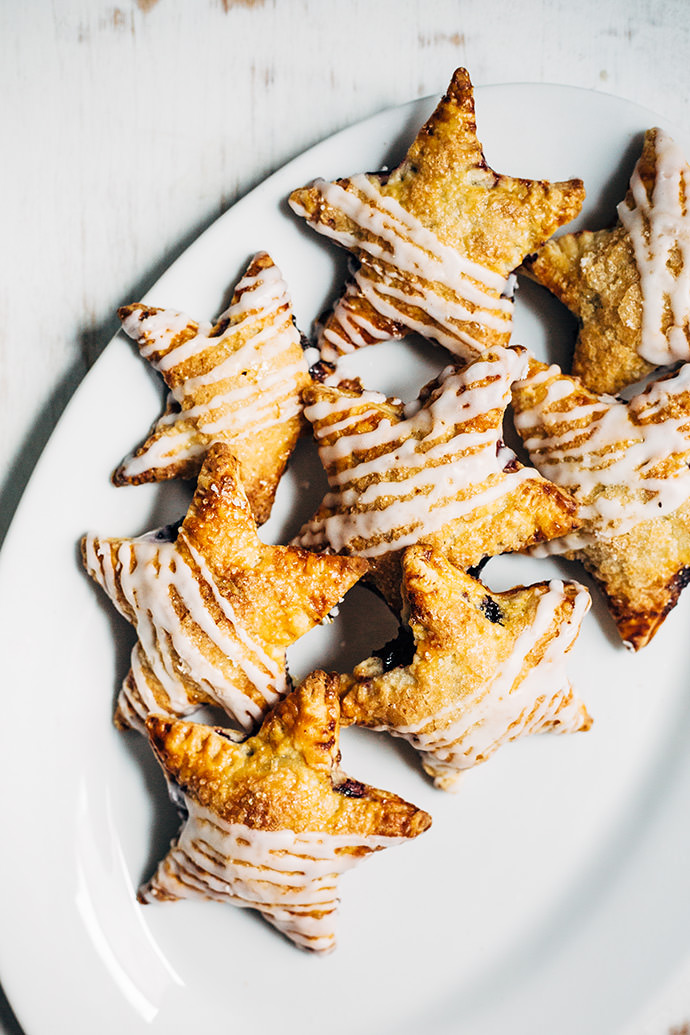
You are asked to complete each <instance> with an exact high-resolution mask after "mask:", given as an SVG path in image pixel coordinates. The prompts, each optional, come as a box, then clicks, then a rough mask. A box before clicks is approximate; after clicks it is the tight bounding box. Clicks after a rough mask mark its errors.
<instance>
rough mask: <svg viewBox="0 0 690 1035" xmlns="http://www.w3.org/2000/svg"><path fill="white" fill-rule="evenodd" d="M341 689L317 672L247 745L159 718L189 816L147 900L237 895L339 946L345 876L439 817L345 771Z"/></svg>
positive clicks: (316, 941)
mask: <svg viewBox="0 0 690 1035" xmlns="http://www.w3.org/2000/svg"><path fill="white" fill-rule="evenodd" d="M337 686H338V678H337V676H328V675H326V674H325V673H324V672H314V673H312V675H310V676H309V677H308V678H307V679H306V680H305V681H304V682H303V683H302V684H301V686H299V687H298V688H297V689H296V690H295V691H294V692H293V693H292V694H290V696H289V697H287V698H286V699H285V700H284V701H282V702H281V703H280V704H279V705H278V706H277V707H276V708H275V710H274V711H273V712H271V714H270V715H269V716H268V717H267V718H266V719H265V720H264V723H263V726H262V727H261V729H260V731H259V732H258V733H257V734H256V736H254V737H250V738H249V740H246V741H245V742H244V743H242V744H238V743H232V742H231V741H229V740H228V739H227V738H226V736H225V735H224V734H225V732H226V731H224V730H221V729H218V728H216V729H214V728H213V727H210V726H201V725H197V724H195V723H190V722H181V721H171V720H169V719H165V718H162V717H160V716H157V715H153V716H151V718H150V719H149V721H148V728H149V735H150V738H151V743H152V745H153V748H154V750H155V752H156V754H157V756H158V758H159V760H160V762H161V764H162V766H163V768H164V770H165V772H166V774H167V775H168V777H169V778H170V779H172V781H174V783H176V784H177V785H178V786H179V788H180V790H181V791H182V794H183V796H184V802H185V805H186V808H187V812H188V818H187V820H186V822H185V824H184V826H183V828H182V831H181V833H180V835H179V837H178V838H177V841H176V842H175V843H174V844H173V847H172V848H171V850H170V852H169V853H168V855H167V856H166V858H165V859H164V860H163V861H162V862H161V863H160V865H159V867H158V869H157V871H156V873H155V874H154V876H153V877H152V879H151V880H150V881H149V883H148V884H147V885H145V887H144V888H142V890H141V891H140V893H139V897H140V900H141V901H142V902H150V901H155V900H171V899H179V898H194V897H200V898H207V899H217V900H219V901H221V902H230V903H232V904H233V905H237V906H246V907H249V908H250V909H257V910H258V911H259V912H260V913H261V915H262V916H264V917H265V918H266V920H268V921H269V923H271V924H273V925H274V926H275V927H277V928H278V930H280V931H282V932H283V933H284V934H285V935H287V937H288V938H290V939H291V940H292V941H293V942H295V944H296V945H299V946H301V947H302V948H305V949H311V950H313V951H315V952H321V953H323V952H329V951H330V950H331V949H333V948H334V945H335V914H336V909H337V902H338V899H337V880H338V876H339V875H340V874H341V873H343V872H344V871H345V870H348V869H350V868H351V867H352V866H354V865H355V864H356V863H357V862H358V861H359V860H360V859H362V858H364V856H366V855H369V854H370V853H371V852H376V851H379V850H380V849H382V848H387V847H389V846H391V845H395V844H401V843H402V842H403V841H404V840H405V839H408V838H413V837H417V835H418V834H421V833H422V832H423V831H424V830H426V829H427V828H428V827H429V826H430V825H431V817H430V816H429V815H428V814H427V813H426V812H422V811H421V810H420V809H417V808H416V807H415V806H414V805H410V804H409V803H408V802H406V801H403V799H402V798H399V797H398V796H397V795H395V794H389V793H388V792H387V791H380V790H376V789H375V788H373V787H368V786H366V784H363V783H359V781H357V780H351V779H349V778H348V777H347V776H346V775H345V774H344V773H343V772H342V771H341V770H340V769H339V767H338V763H339V761H340V752H339V749H338V742H339V732H340V731H339V705H338V694H337Z"/></svg>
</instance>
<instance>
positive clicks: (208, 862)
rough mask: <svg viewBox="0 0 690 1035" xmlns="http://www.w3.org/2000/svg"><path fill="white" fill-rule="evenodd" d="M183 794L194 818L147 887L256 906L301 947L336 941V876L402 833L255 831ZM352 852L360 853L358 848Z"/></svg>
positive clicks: (150, 893) (149, 896)
mask: <svg viewBox="0 0 690 1035" xmlns="http://www.w3.org/2000/svg"><path fill="white" fill-rule="evenodd" d="M184 797H185V804H186V806H187V809H188V811H189V818H188V820H187V822H186V823H185V825H184V827H183V829H182V831H181V833H180V837H179V839H178V841H177V843H176V844H175V845H174V846H173V848H172V849H171V851H170V852H169V853H168V855H167V856H166V858H165V859H164V860H163V861H162V863H161V864H160V866H159V867H158V870H157V872H156V873H155V875H154V877H153V878H152V880H151V881H150V882H149V884H148V885H147V886H146V887H145V888H144V889H142V897H143V898H144V899H145V900H146V901H155V899H156V891H158V892H159V893H162V894H163V895H168V896H174V897H175V898H194V897H199V896H201V897H203V898H210V899H216V900H219V901H221V902H229V903H232V904H233V905H236V906H242V907H247V908H250V909H257V910H258V911H259V912H260V913H261V914H262V915H263V916H264V917H265V918H266V919H267V920H268V921H269V922H270V923H272V924H273V925H274V926H275V927H277V928H278V929H279V930H280V931H282V932H283V933H284V934H285V935H287V937H288V938H290V939H292V941H293V942H295V943H296V944H297V945H300V946H302V947H303V948H306V949H312V950H314V951H316V952H328V951H330V950H331V949H332V948H333V947H334V945H335V914H336V911H337V906H338V897H337V880H338V877H339V875H340V874H341V873H344V872H345V871H346V870H349V869H351V868H352V867H353V866H354V865H355V864H356V863H357V862H358V861H359V860H360V859H361V858H362V856H363V855H364V854H369V853H370V852H376V851H379V850H380V849H382V848H387V847H389V846H391V845H394V844H399V843H400V841H401V840H403V839H402V838H396V837H379V836H374V835H369V836H365V835H351V834H326V833H312V832H307V833H299V834H298V833H295V832H293V831H291V830H257V829H254V828H252V827H248V826H245V825H244V824H240V823H228V822H226V821H225V820H223V819H221V818H220V817H219V816H217V815H216V814H215V813H213V812H211V811H210V810H209V809H207V808H204V807H203V806H201V805H199V804H197V802H195V801H194V800H193V799H192V798H190V797H188V796H187V795H185V796H184ZM353 849H354V850H356V852H357V853H358V854H354V853H353Z"/></svg>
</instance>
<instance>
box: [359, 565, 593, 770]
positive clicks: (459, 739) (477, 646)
mask: <svg viewBox="0 0 690 1035" xmlns="http://www.w3.org/2000/svg"><path fill="white" fill-rule="evenodd" d="M403 589H404V596H405V614H406V618H407V624H408V627H409V629H410V631H411V642H410V643H409V644H408V648H407V655H408V656H407V657H405V656H404V655H402V656H400V657H396V656H395V652H393V655H392V656H389V657H387V658H386V657H384V656H383V655H384V652H380V655H381V656H375V657H371V658H369V659H368V660H367V661H363V662H362V663H361V664H360V665H358V666H357V667H356V668H355V670H354V672H353V674H352V675H350V676H341V694H342V701H341V709H342V722H343V723H345V722H346V721H347V722H354V723H357V724H359V725H362V726H369V727H372V728H374V729H380V730H388V731H389V732H390V733H392V734H393V735H394V736H396V737H404V738H405V740H408V741H410V743H411V744H413V745H414V747H416V748H417V750H418V751H419V752H420V754H421V758H422V765H423V767H424V770H425V771H426V772H427V773H428V774H429V775H430V776H431V777H433V780H434V783H435V784H436V786H437V787H441V788H443V789H444V790H453V789H455V786H456V784H457V781H458V778H459V776H460V775H461V774H462V773H463V772H464V770H466V769H468V768H470V767H471V766H474V765H476V764H477V763H479V762H484V761H485V760H486V759H487V758H488V757H489V756H490V755H492V754H493V752H494V751H496V749H497V748H499V747H500V746H501V744H505V743H506V742H508V741H511V740H515V739H516V738H518V737H521V736H524V735H525V734H528V733H541V732H545V731H549V730H553V731H555V732H558V733H572V732H576V731H578V730H586V729H589V727H590V725H591V719H590V717H589V715H588V713H587V710H586V708H585V706H584V705H583V704H582V702H581V701H580V700H579V699H578V698H577V697H576V696H575V694H574V692H573V690H572V687H571V685H570V682H569V681H568V678H567V676H566V672H565V658H566V655H567V653H568V651H569V650H570V648H571V647H572V645H573V643H574V642H575V640H576V639H577V635H578V633H579V630H580V624H581V622H582V618H583V617H584V615H585V613H586V612H587V610H588V608H589V605H590V598H589V593H588V592H587V590H586V589H584V588H583V587H582V586H580V585H578V584H577V583H576V582H565V583H564V582H561V581H552V582H540V583H538V584H537V585H534V586H527V587H522V586H519V587H517V588H515V589H510V590H508V591H507V592H505V593H492V592H491V591H490V590H488V589H487V588H486V587H485V586H484V585H482V583H481V582H479V580H478V579H474V578H472V577H471V576H470V575H467V574H465V573H464V572H462V571H460V570H459V569H458V568H456V567H455V566H454V565H453V564H451V563H450V561H448V560H447V559H446V558H445V557H444V556H443V555H442V554H441V553H439V551H438V550H433V549H431V548H430V547H426V546H411V547H409V549H407V550H406V551H405V556H404V559H403Z"/></svg>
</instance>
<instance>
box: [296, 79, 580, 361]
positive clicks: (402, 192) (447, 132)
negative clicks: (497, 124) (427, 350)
mask: <svg viewBox="0 0 690 1035" xmlns="http://www.w3.org/2000/svg"><path fill="white" fill-rule="evenodd" d="M583 198H584V189H583V186H582V183H581V181H580V180H570V181H568V182H567V183H554V184H551V183H547V182H545V181H542V180H524V179H516V178H514V177H512V176H503V175H501V174H499V173H496V172H494V171H493V169H491V168H489V166H488V165H487V164H486V160H485V158H484V154H483V152H482V146H481V144H480V143H479V141H478V139H477V127H476V123H475V115H474V98H473V92H472V84H471V82H470V79H469V76H468V74H467V72H466V70H465V69H464V68H459V69H458V70H457V71H456V72H455V75H454V76H453V79H452V82H451V84H450V86H449V88H448V93H447V94H446V96H445V97H444V98H443V99H442V101H441V102H440V104H439V106H438V108H437V109H436V111H435V112H434V113H433V115H432V116H431V118H430V119H429V121H428V122H427V123H426V124H425V125H424V126H423V127H422V129H421V130H420V131H419V133H418V135H417V138H416V139H415V141H414V143H413V144H412V146H411V147H410V149H409V151H408V153H407V155H406V157H405V159H404V160H403V162H402V164H401V165H399V166H398V168H397V169H394V170H393V171H392V172H390V173H378V174H373V173H369V174H363V173H362V174H359V175H356V176H350V177H348V178H347V179H342V180H336V181H335V182H334V183H327V182H326V181H325V180H316V181H315V182H314V183H313V184H312V185H311V186H309V187H304V188H302V189H300V190H296V191H294V192H293V194H292V195H291V197H290V204H291V206H292V208H293V209H294V211H295V212H296V213H298V215H300V216H303V217H304V218H305V219H306V220H307V222H308V223H309V225H310V226H312V227H314V229H315V230H317V231H318V232H319V233H321V234H325V235H326V236H327V237H329V238H330V239H331V240H333V241H335V242H336V243H337V244H339V245H341V246H342V247H344V248H347V249H349V250H350V251H351V252H352V254H353V256H354V257H355V259H356V260H357V263H358V268H357V270H356V272H355V273H354V276H353V278H352V280H351V281H350V282H349V283H348V285H347V287H346V290H345V292H344V294H343V295H342V297H341V298H340V300H339V301H338V302H337V303H336V305H335V307H334V309H333V312H332V313H331V314H330V315H329V316H328V317H327V318H326V319H325V322H324V324H323V327H322V330H321V341H320V346H321V355H322V358H323V359H325V360H327V361H329V362H333V361H336V360H337V358H338V356H339V355H341V354H343V353H346V352H351V351H352V350H353V349H355V348H358V347H360V346H363V345H369V344H371V343H373V342H377V341H381V340H384V339H388V338H400V337H403V336H404V335H405V334H407V333H409V332H410V331H417V332H418V333H420V334H421V335H423V336H424V337H427V338H431V339H432V340H434V341H436V342H438V343H439V344H441V345H444V346H445V347H446V348H448V349H449V350H450V351H451V352H452V353H454V354H455V355H457V356H460V357H461V358H463V359H469V358H472V357H474V356H476V355H477V354H478V353H480V352H483V351H484V350H485V349H486V348H489V347H495V346H502V345H507V344H508V342H509V340H510V333H511V321H512V312H513V302H512V299H511V297H510V295H511V291H510V288H509V287H508V283H507V278H508V276H509V274H510V273H511V272H512V271H513V270H514V269H515V268H516V267H517V266H519V264H520V263H521V262H522V260H523V259H524V257H525V256H526V255H528V254H529V253H530V252H533V251H534V250H535V249H536V248H538V247H539V245H541V244H543V242H544V241H546V240H547V239H548V238H549V237H550V236H551V235H552V234H553V233H554V231H555V230H557V229H558V228H559V227H560V226H562V225H563V224H564V223H567V222H568V221H569V220H571V219H573V218H574V217H575V216H576V215H577V214H578V212H579V210H580V208H581V206H582V201H583Z"/></svg>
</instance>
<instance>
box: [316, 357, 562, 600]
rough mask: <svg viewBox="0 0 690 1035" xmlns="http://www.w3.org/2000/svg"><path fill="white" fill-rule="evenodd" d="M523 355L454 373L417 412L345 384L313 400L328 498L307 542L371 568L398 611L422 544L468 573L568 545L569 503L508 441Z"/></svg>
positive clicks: (430, 390)
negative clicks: (558, 540)
mask: <svg viewBox="0 0 690 1035" xmlns="http://www.w3.org/2000/svg"><path fill="white" fill-rule="evenodd" d="M526 367H527V354H526V352H525V351H524V350H523V349H519V348H517V349H495V350H492V351H489V352H487V353H486V354H485V355H483V356H482V357H481V359H477V360H475V361H474V362H472V363H470V364H468V365H467V366H465V367H463V368H462V369H458V368H457V367H454V366H451V367H448V368H446V369H445V370H444V371H443V372H442V373H441V375H440V376H439V378H438V379H437V381H435V382H432V383H431V385H429V386H427V387H426V388H425V389H424V390H423V392H422V394H421V396H420V399H419V400H418V401H417V402H416V403H415V404H413V405H412V406H410V407H408V408H407V409H406V408H405V407H403V405H402V403H400V402H399V401H398V400H390V399H386V398H385V397H384V396H383V395H381V394H379V393H377V392H369V391H364V390H363V389H361V387H360V386H359V385H352V384H349V385H348V384H345V385H343V386H341V387H339V388H335V387H329V386H325V385H313V386H312V387H310V388H308V389H307V390H306V392H305V403H306V406H305V415H306V417H307V419H308V420H309V421H310V422H311V424H312V427H313V431H314V436H315V438H316V442H317V444H318V447H319V454H320V456H321V461H322V463H323V465H324V467H325V469H326V473H327V475H328V480H329V485H330V492H329V493H328V494H327V495H326V497H325V498H324V500H323V502H322V505H321V507H320V509H319V510H318V511H317V513H316V514H315V516H314V517H313V518H312V520H311V521H310V522H309V523H308V524H307V525H305V526H304V528H303V529H302V531H301V533H300V536H299V537H298V542H299V543H300V545H302V546H306V547H309V548H315V549H325V548H328V549H331V550H333V551H335V552H336V553H339V552H343V553H347V554H356V555H361V556H363V557H366V558H367V559H368V560H369V561H370V564H371V578H372V579H373V580H374V582H375V583H376V585H377V586H378V588H379V589H380V590H381V592H382V593H383V594H384V595H385V596H386V598H387V600H388V601H389V603H391V604H392V605H393V606H394V607H395V606H397V605H399V593H400V591H399V582H400V555H401V551H402V550H403V549H404V548H405V547H406V546H409V545H411V544H413V543H417V542H424V543H429V544H431V545H434V546H437V547H439V548H440V549H443V550H444V551H445V552H446V553H447V554H448V555H449V556H450V557H451V558H452V559H453V560H454V561H455V562H456V563H458V564H459V565H461V566H462V567H465V568H468V567H472V566H473V565H476V564H478V563H479V562H480V561H481V560H482V559H483V558H485V557H487V556H493V555H495V554H498V553H503V552H506V551H512V550H519V549H522V548H524V547H525V546H527V545H530V544H534V543H536V542H540V541H542V540H544V539H550V538H553V537H554V536H561V535H564V534H565V533H566V532H567V531H570V530H572V529H573V528H574V527H576V525H577V517H576V506H575V503H574V501H573V500H572V499H571V498H570V497H569V496H568V494H567V493H565V492H563V491H562V490H561V489H559V488H557V487H556V486H554V485H552V484H550V483H549V482H547V481H545V480H544V478H542V477H541V475H540V474H539V473H538V472H537V471H536V470H534V468H529V467H523V466H522V465H521V464H520V463H518V461H517V459H516V457H515V454H514V453H513V452H512V451H511V450H510V449H508V448H507V447H506V446H505V445H504V444H503V442H502V440H501V430H502V421H503V414H504V410H505V408H506V406H507V405H508V402H509V400H510V388H511V384H512V383H513V381H514V380H516V379H517V378H520V377H522V376H523V375H524V373H525V371H526Z"/></svg>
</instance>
